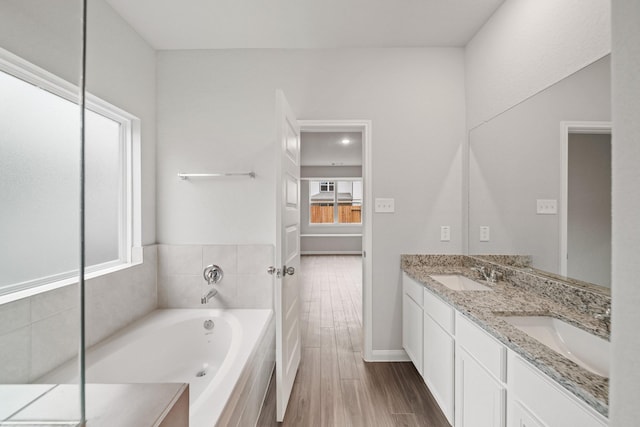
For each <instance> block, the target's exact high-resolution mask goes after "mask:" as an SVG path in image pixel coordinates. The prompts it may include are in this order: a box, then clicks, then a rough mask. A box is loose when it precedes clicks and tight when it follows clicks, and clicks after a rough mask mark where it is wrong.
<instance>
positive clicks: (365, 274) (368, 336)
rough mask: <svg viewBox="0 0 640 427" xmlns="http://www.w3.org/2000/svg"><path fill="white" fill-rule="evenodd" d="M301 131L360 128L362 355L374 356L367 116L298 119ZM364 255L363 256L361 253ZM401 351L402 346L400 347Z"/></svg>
mask: <svg viewBox="0 0 640 427" xmlns="http://www.w3.org/2000/svg"><path fill="white" fill-rule="evenodd" d="M298 125H299V126H300V130H301V131H306V132H345V131H354V132H362V186H363V201H362V204H363V208H364V210H363V212H362V227H363V233H362V249H363V258H362V329H363V338H364V339H363V343H362V347H363V348H362V356H363V358H364V360H367V361H371V360H375V357H374V352H373V302H372V301H373V298H372V293H373V283H372V280H373V224H372V221H373V203H371V201H372V200H373V179H372V178H373V173H372V170H371V168H372V167H373V161H372V159H373V156H372V148H373V147H372V144H371V132H372V122H371V120H298ZM365 255H366V256H365ZM402 351H403V352H404V350H402Z"/></svg>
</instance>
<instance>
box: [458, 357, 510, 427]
mask: <svg viewBox="0 0 640 427" xmlns="http://www.w3.org/2000/svg"><path fill="white" fill-rule="evenodd" d="M456 364H457V366H456V373H455V376H456V386H455V393H456V401H455V425H456V427H488V426H491V427H502V426H504V425H505V395H506V393H505V389H504V387H503V386H502V385H501V384H500V383H499V382H498V381H497V380H495V379H494V378H493V377H492V376H491V374H489V373H488V372H487V371H486V370H485V369H484V368H483V367H482V366H480V364H478V362H476V360H475V359H474V358H473V357H471V356H470V355H469V354H468V353H467V352H466V351H465V350H463V349H462V348H461V347H458V348H457V351H456Z"/></svg>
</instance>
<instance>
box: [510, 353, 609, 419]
mask: <svg viewBox="0 0 640 427" xmlns="http://www.w3.org/2000/svg"><path fill="white" fill-rule="evenodd" d="M508 357H509V363H508V364H509V393H510V395H511V396H510V397H509V411H508V412H509V416H510V421H509V426H518V424H517V421H518V409H519V408H518V405H522V404H524V405H525V406H526V407H527V408H528V409H529V410H530V411H531V413H532V414H535V417H536V418H537V420H539V423H540V424H541V425H544V426H548V427H564V426H580V427H605V426H606V425H607V420H606V418H604V417H603V416H602V415H601V414H599V413H597V412H596V411H595V410H594V409H593V408H591V407H589V406H588V405H587V404H586V403H584V402H582V401H580V400H578V398H577V397H575V396H574V395H572V394H571V393H569V392H568V391H566V390H564V389H563V388H561V387H560V386H559V385H558V384H556V383H555V382H554V381H553V380H551V379H550V378H549V377H547V376H546V375H545V374H543V373H542V372H540V371H539V370H538V369H537V368H534V367H533V366H532V365H531V364H529V363H528V362H526V361H524V360H523V359H522V358H521V357H520V356H517V355H516V354H515V353H514V352H512V351H509V356H508ZM520 402H522V404H521V403H520Z"/></svg>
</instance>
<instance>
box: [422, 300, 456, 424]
mask: <svg viewBox="0 0 640 427" xmlns="http://www.w3.org/2000/svg"><path fill="white" fill-rule="evenodd" d="M423 309H424V317H423V327H422V329H423V332H424V335H423V338H424V339H423V352H422V353H423V358H422V360H423V366H422V371H423V373H422V377H423V379H424V382H425V383H426V384H427V387H429V390H430V391H431V394H432V395H433V397H434V398H435V400H436V402H437V403H438V405H439V406H440V409H442V412H443V413H444V415H445V417H447V420H448V421H449V423H450V424H451V425H453V416H454V398H455V396H454V369H455V363H454V361H455V358H454V348H455V339H454V318H455V310H454V309H453V307H451V306H450V305H449V304H447V303H445V302H444V301H442V300H441V299H439V298H438V297H436V296H435V295H434V294H433V293H431V292H430V291H429V290H427V289H426V288H425V289H424V298H423Z"/></svg>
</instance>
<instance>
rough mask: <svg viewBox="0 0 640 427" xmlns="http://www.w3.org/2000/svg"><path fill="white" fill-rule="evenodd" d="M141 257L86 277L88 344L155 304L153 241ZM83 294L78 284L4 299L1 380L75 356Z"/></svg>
mask: <svg viewBox="0 0 640 427" xmlns="http://www.w3.org/2000/svg"><path fill="white" fill-rule="evenodd" d="M143 257H144V262H143V263H142V264H140V265H136V266H134V267H130V268H126V269H124V270H120V271H117V272H114V273H110V274H107V275H104V276H100V277H96V278H94V279H89V280H87V281H86V295H85V296H86V299H85V308H86V310H85V312H86V336H87V345H88V346H91V345H93V344H95V343H97V342H98V341H101V340H102V339H104V338H106V337H107V336H109V335H111V334H113V333H114V332H115V331H117V330H119V329H120V328H122V327H124V326H126V325H128V324H129V323H131V322H133V321H134V320H137V319H138V318H140V317H143V316H144V315H146V314H147V313H149V312H151V311H152V310H154V309H155V308H156V307H157V290H156V271H157V252H156V247H155V245H151V246H146V247H145V248H144V255H143ZM79 300H80V298H79V291H78V285H77V284H74V285H69V286H65V287H62V288H59V289H55V290H52V291H49V292H44V293H41V294H37V295H34V296H31V297H28V298H23V299H21V300H18V301H14V302H11V303H8V304H3V305H0V349H2V351H0V383H4V384H8V383H17V384H21V383H28V382H31V381H33V380H35V379H37V378H38V377H40V376H42V375H43V374H45V373H46V372H48V371H50V370H51V369H53V368H55V367H56V366H58V365H60V364H62V363H63V362H66V361H67V360H69V359H71V358H73V357H75V356H76V354H77V351H78V336H79V331H80V314H79V308H78V307H79ZM7 349H10V351H7Z"/></svg>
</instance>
